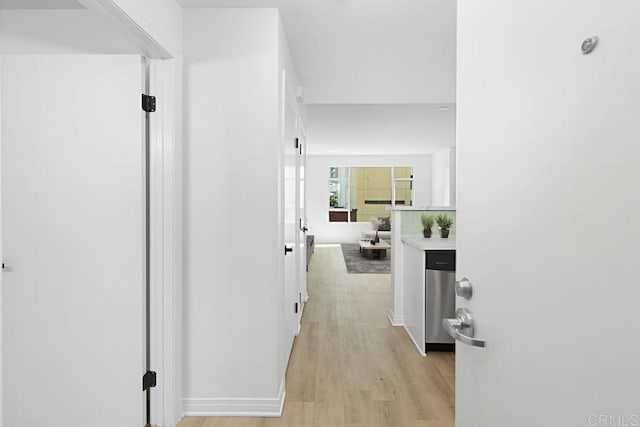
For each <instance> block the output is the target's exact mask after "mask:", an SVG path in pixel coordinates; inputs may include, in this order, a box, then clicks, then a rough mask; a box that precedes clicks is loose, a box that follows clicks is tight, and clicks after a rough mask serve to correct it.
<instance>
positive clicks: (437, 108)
mask: <svg viewBox="0 0 640 427" xmlns="http://www.w3.org/2000/svg"><path fill="white" fill-rule="evenodd" d="M448 109H449V107H448V106H447V105H438V106H437V107H436V110H438V111H446V110H448Z"/></svg>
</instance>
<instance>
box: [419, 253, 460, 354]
mask: <svg viewBox="0 0 640 427" xmlns="http://www.w3.org/2000/svg"><path fill="white" fill-rule="evenodd" d="M425 252H426V257H427V260H426V265H427V272H426V279H425V341H426V343H425V352H429V351H455V340H454V339H453V338H451V337H450V336H449V334H447V332H446V331H445V330H444V328H443V327H442V319H447V318H454V317H456V316H455V311H456V291H455V282H456V251H451V250H446V251H445V250H431V251H425Z"/></svg>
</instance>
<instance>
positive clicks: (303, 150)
mask: <svg viewBox="0 0 640 427" xmlns="http://www.w3.org/2000/svg"><path fill="white" fill-rule="evenodd" d="M298 122H299V123H298V144H299V149H298V163H297V177H296V183H297V185H298V191H297V195H298V198H297V201H296V202H297V204H298V225H299V227H298V248H299V250H298V254H299V256H298V294H299V300H300V304H301V305H303V304H304V302H305V301H306V300H307V216H306V210H305V209H306V203H307V193H306V191H307V186H306V178H305V174H306V169H307V138H306V134H305V131H304V127H303V126H302V122H301V120H298ZM300 312H302V310H300ZM300 315H302V313H300Z"/></svg>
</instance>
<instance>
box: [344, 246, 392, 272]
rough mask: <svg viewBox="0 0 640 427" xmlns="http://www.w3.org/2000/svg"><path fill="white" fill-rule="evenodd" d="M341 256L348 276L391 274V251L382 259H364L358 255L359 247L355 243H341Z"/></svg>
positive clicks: (388, 250)
mask: <svg viewBox="0 0 640 427" xmlns="http://www.w3.org/2000/svg"><path fill="white" fill-rule="evenodd" d="M340 246H341V247H342V256H343V257H344V263H345V264H346V265H347V273H349V274H391V249H387V257H386V258H383V259H370V258H365V257H363V256H362V254H360V246H359V245H357V244H355V243H341V244H340Z"/></svg>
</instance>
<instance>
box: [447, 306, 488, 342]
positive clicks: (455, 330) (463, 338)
mask: <svg viewBox="0 0 640 427" xmlns="http://www.w3.org/2000/svg"><path fill="white" fill-rule="evenodd" d="M442 327H443V328H444V330H445V331H446V332H447V333H448V334H449V336H451V338H453V339H455V340H457V341H460V342H462V343H465V344H467V345H470V346H472V347H485V346H486V343H485V341H484V340H479V339H477V338H473V336H474V334H475V324H474V322H473V316H472V315H471V312H470V311H469V310H468V309H466V308H459V309H457V310H456V318H455V319H442Z"/></svg>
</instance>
